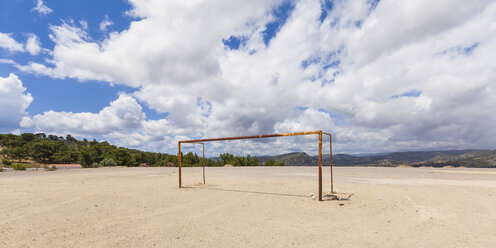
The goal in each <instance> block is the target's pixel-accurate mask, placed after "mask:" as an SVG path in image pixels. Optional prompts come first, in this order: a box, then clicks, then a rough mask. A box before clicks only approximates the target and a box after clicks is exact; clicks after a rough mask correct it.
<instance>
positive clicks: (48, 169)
mask: <svg viewBox="0 0 496 248" xmlns="http://www.w3.org/2000/svg"><path fill="white" fill-rule="evenodd" d="M45 170H46V171H55V170H58V168H57V166H55V165H52V166H49V167H45Z"/></svg>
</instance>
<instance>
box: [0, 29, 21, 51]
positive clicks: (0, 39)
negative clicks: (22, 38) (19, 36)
mask: <svg viewBox="0 0 496 248" xmlns="http://www.w3.org/2000/svg"><path fill="white" fill-rule="evenodd" d="M0 48H3V49H6V50H8V51H10V52H22V51H24V47H23V45H22V44H21V43H19V42H17V41H16V40H15V39H14V38H12V34H6V33H0Z"/></svg>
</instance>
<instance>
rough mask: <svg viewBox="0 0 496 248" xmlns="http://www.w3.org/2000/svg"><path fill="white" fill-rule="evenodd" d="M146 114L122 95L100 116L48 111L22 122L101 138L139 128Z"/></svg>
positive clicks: (42, 127)
mask: <svg viewBox="0 0 496 248" xmlns="http://www.w3.org/2000/svg"><path fill="white" fill-rule="evenodd" d="M144 119H145V115H144V113H143V112H142V110H141V106H140V105H139V104H138V103H137V102H136V100H135V99H134V98H132V97H131V96H128V95H126V94H121V95H120V96H119V98H118V99H117V100H115V101H113V102H111V103H110V106H108V107H105V108H104V109H102V110H101V111H100V112H99V113H72V112H55V111H52V110H50V111H47V112H45V113H43V114H38V115H35V116H33V117H31V118H29V117H26V118H24V119H23V121H22V123H21V125H22V126H23V127H24V128H35V129H36V130H42V131H45V132H55V133H61V134H64V133H70V134H74V135H78V136H82V135H98V134H100V135H102V134H107V133H111V132H113V131H121V132H125V131H127V130H132V129H138V128H140V127H141V121H142V120H144Z"/></svg>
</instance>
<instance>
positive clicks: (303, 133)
mask: <svg viewBox="0 0 496 248" xmlns="http://www.w3.org/2000/svg"><path fill="white" fill-rule="evenodd" d="M312 134H317V135H318V136H319V160H318V161H319V166H318V173H319V201H322V135H327V136H329V148H330V152H329V154H330V159H331V164H330V168H331V193H334V185H333V175H332V135H331V134H330V133H325V132H322V131H321V130H320V131H307V132H294V133H277V134H261V135H253V136H239V137H224V138H213V139H198V140H180V141H178V142H177V147H178V152H177V158H178V166H179V188H181V187H182V174H181V160H182V158H181V144H183V143H190V144H201V145H203V183H204V184H205V142H210V141H223V140H241V139H261V138H273V137H283V136H299V135H312Z"/></svg>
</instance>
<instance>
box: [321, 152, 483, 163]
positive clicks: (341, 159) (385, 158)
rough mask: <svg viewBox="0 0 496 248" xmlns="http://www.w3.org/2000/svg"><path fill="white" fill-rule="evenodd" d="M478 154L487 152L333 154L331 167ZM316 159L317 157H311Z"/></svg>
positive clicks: (421, 160) (327, 161)
mask: <svg viewBox="0 0 496 248" xmlns="http://www.w3.org/2000/svg"><path fill="white" fill-rule="evenodd" d="M478 152H487V150H475V149H467V150H448V151H412V152H393V153H389V154H383V155H372V156H356V155H348V154H335V155H334V156H333V158H332V162H333V165H338V166H339V165H371V166H382V165H385V166H395V165H397V164H414V165H415V163H421V162H427V161H430V162H432V163H434V162H435V161H441V159H444V160H447V159H448V158H449V159H455V158H456V157H457V156H462V155H465V154H470V153H475V154H479V153H478ZM313 158H315V159H317V156H313ZM322 158H323V161H324V165H329V160H330V159H329V154H323V155H322ZM436 158H437V159H436Z"/></svg>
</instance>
